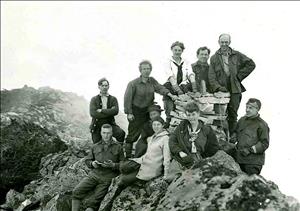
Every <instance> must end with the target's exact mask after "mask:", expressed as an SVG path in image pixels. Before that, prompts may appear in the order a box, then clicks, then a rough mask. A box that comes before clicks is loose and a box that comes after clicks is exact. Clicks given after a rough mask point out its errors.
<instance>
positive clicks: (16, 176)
mask: <svg viewBox="0 0 300 211" xmlns="http://www.w3.org/2000/svg"><path fill="white" fill-rule="evenodd" d="M0 145H1V160H0V166H1V172H0V187H1V192H2V191H3V192H4V191H5V190H9V189H11V188H14V189H15V190H17V191H22V187H23V186H24V185H25V184H28V183H29V182H30V181H32V180H34V179H37V178H38V177H39V174H38V171H39V164H40V160H41V158H42V157H43V156H45V155H48V154H49V153H53V152H59V151H64V150H66V149H67V146H66V144H65V143H64V142H62V141H61V140H60V138H59V137H58V136H57V135H55V134H52V133H51V132H50V131H48V130H47V129H45V128H41V127H40V126H38V125H36V124H34V123H29V122H24V121H22V120H11V123H10V124H9V125H7V126H3V127H1V140H0Z"/></svg>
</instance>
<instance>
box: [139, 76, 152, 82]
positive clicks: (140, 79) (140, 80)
mask: <svg viewBox="0 0 300 211" xmlns="http://www.w3.org/2000/svg"><path fill="white" fill-rule="evenodd" d="M149 80H150V77H149V78H148V80H147V82H149ZM138 81H139V83H144V82H143V80H142V76H140V77H139V79H138Z"/></svg>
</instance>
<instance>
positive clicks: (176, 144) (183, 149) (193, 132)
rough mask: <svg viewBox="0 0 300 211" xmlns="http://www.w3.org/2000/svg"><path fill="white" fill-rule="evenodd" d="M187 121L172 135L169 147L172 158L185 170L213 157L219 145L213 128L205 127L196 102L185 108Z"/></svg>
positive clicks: (182, 122)
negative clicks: (200, 118)
mask: <svg viewBox="0 0 300 211" xmlns="http://www.w3.org/2000/svg"><path fill="white" fill-rule="evenodd" d="M185 113H186V116H187V120H183V121H181V122H180V124H179V125H178V126H177V128H176V129H175V131H174V133H173V134H171V135H170V140H169V146H170V151H171V155H172V157H173V158H174V159H175V160H176V161H177V162H178V163H179V164H181V166H182V167H183V168H190V167H192V166H193V165H194V164H195V163H196V162H198V161H200V160H201V159H203V158H206V157H210V156H213V155H214V154H215V153H216V152H217V151H218V150H219V144H218V141H217V138H216V135H215V133H214V132H213V130H212V129H211V127H209V126H207V125H204V124H203V122H202V121H201V120H199V117H200V110H199V107H198V105H197V104H196V103H195V102H189V103H188V104H187V105H186V107H185Z"/></svg>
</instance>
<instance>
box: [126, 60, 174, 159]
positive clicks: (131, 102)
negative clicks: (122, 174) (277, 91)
mask: <svg viewBox="0 0 300 211" xmlns="http://www.w3.org/2000/svg"><path fill="white" fill-rule="evenodd" d="M139 70H140V73H141V75H140V77H138V78H136V79H134V80H133V81H130V82H129V84H128V86H127V89H126V92H125V96H124V111H125V114H127V119H128V121H129V125H128V135H127V137H126V140H125V141H126V144H125V152H126V157H131V153H132V145H133V143H134V142H136V141H137V140H138V138H139V136H140V134H141V131H142V128H143V125H144V123H145V122H147V121H148V120H149V115H148V112H147V109H148V107H149V106H150V105H153V103H154V93H155V92H156V93H158V94H161V95H164V96H169V97H170V98H172V99H173V100H176V99H177V98H176V96H174V95H172V94H171V93H170V91H169V90H168V89H166V88H165V87H164V86H163V85H161V84H159V83H158V82H157V81H156V80H155V79H154V78H153V77H150V73H151V71H152V64H151V63H150V62H149V61H147V60H145V61H142V62H141V63H140V64H139Z"/></svg>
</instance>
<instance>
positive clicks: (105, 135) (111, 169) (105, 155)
mask: <svg viewBox="0 0 300 211" xmlns="http://www.w3.org/2000/svg"><path fill="white" fill-rule="evenodd" d="M101 136H102V139H101V140H100V141H99V142H98V143H96V144H94V145H93V147H92V149H91V151H90V153H89V155H88V156H87V158H86V160H85V163H86V165H87V166H88V167H89V168H91V169H92V170H91V172H90V173H89V174H88V176H87V177H85V178H84V179H83V180H82V181H81V182H80V183H79V184H78V185H77V186H76V187H75V188H74V190H73V194H72V211H78V210H79V207H80V201H81V200H82V199H83V198H84V197H85V196H86V194H87V193H88V192H90V191H92V190H94V194H93V195H92V196H91V198H89V200H88V203H87V204H88V209H87V210H89V211H92V210H97V209H98V207H99V205H100V203H101V200H102V199H103V198H104V196H105V195H106V193H107V190H108V188H109V186H110V183H111V180H112V179H113V178H114V177H116V176H118V175H119V162H120V161H122V160H124V153H123V149H122V146H121V144H120V143H119V142H117V141H116V140H115V139H114V138H113V137H112V127H111V125H109V124H104V125H103V126H102V127H101Z"/></svg>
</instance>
